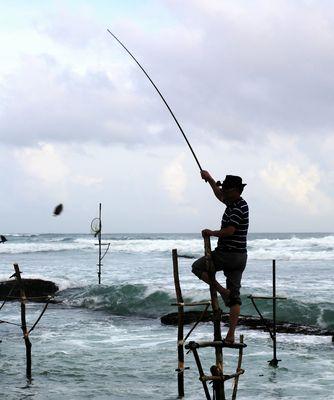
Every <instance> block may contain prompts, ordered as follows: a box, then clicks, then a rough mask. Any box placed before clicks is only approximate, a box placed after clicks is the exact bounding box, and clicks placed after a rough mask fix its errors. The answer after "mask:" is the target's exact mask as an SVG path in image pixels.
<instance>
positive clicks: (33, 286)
mask: <svg viewBox="0 0 334 400" xmlns="http://www.w3.org/2000/svg"><path fill="white" fill-rule="evenodd" d="M22 282H23V285H24V290H25V294H26V297H27V298H29V300H31V301H37V302H39V301H45V300H46V299H47V297H48V296H53V295H54V294H55V293H56V292H57V291H58V290H59V288H58V286H57V285H56V284H55V283H54V282H52V281H45V280H43V279H22ZM6 298H7V301H12V300H18V299H19V298H20V289H19V287H18V284H17V281H16V280H15V279H13V280H9V281H3V282H0V300H5V299H6Z"/></svg>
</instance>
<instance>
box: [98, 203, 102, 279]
mask: <svg viewBox="0 0 334 400" xmlns="http://www.w3.org/2000/svg"><path fill="white" fill-rule="evenodd" d="M99 221H100V227H99V228H100V230H99V233H98V240H99V263H98V267H99V271H98V273H97V275H98V278H99V284H100V283H101V265H102V264H101V254H102V251H101V231H102V221H101V203H100V204H99Z"/></svg>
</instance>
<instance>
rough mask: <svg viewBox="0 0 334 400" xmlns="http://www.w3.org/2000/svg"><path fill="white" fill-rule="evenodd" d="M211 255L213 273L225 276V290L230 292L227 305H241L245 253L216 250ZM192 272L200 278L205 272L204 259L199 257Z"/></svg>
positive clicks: (245, 261)
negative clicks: (220, 273)
mask: <svg viewBox="0 0 334 400" xmlns="http://www.w3.org/2000/svg"><path fill="white" fill-rule="evenodd" d="M211 254H212V261H213V264H214V266H215V271H216V272H217V271H223V272H224V275H225V276H226V288H227V289H229V290H230V291H231V294H230V298H229V304H228V305H229V306H230V307H231V306H233V305H235V304H241V299H240V288H241V278H242V273H243V272H244V269H245V268H246V263H247V253H232V252H221V251H219V250H217V249H216V250H214V251H213V252H212V253H211ZM192 272H193V273H194V274H195V275H196V276H197V277H198V278H201V277H202V273H203V272H207V266H206V260H205V257H201V258H199V259H198V260H196V261H195V262H194V263H193V265H192Z"/></svg>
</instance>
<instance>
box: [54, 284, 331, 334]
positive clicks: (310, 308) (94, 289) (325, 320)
mask: <svg viewBox="0 0 334 400" xmlns="http://www.w3.org/2000/svg"><path fill="white" fill-rule="evenodd" d="M59 299H61V300H62V301H63V302H64V303H65V304H67V305H69V306H72V307H83V308H88V309H91V310H102V311H106V312H109V313H111V314H115V315H122V316H138V317H150V318H159V317H161V316H162V315H164V314H168V313H171V312H174V311H176V309H175V307H171V303H173V302H175V298H174V297H173V296H171V295H170V294H168V293H167V292H164V291H161V290H157V291H149V289H148V287H146V286H145V285H139V284H137V285H130V284H123V285H112V286H105V285H91V286H86V287H80V288H70V289H66V290H63V291H62V292H60V293H59ZM184 300H185V301H190V300H191V299H190V298H188V299H184ZM242 301H243V306H242V313H243V314H249V315H257V314H256V312H255V310H254V308H253V306H252V304H251V302H250V300H249V299H248V298H247V295H245V296H242ZM258 306H259V308H260V310H261V312H262V313H263V315H264V316H265V317H266V318H272V314H271V312H272V302H271V301H270V300H265V301H261V303H258ZM277 319H278V320H280V321H288V322H294V323H300V324H306V325H315V326H319V327H320V328H323V329H325V328H326V329H334V304H331V303H305V302H301V301H298V300H290V299H288V300H282V301H278V305H277Z"/></svg>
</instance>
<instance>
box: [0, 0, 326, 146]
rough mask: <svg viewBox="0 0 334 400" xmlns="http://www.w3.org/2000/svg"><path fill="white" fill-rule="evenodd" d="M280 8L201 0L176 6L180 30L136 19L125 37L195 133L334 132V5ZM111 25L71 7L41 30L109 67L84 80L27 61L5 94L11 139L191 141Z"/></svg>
mask: <svg viewBox="0 0 334 400" xmlns="http://www.w3.org/2000/svg"><path fill="white" fill-rule="evenodd" d="M273 4H274V5H276V6H273V7H269V6H266V2H263V1H258V2H257V5H258V7H255V6H254V7H253V6H252V7H251V6H247V5H245V4H243V5H242V6H241V5H240V3H231V2H224V1H223V2H215V1H213V2H209V3H208V2H202V1H193V2H192V6H191V7H189V3H187V7H185V6H184V5H182V4H181V3H180V2H173V1H170V2H169V6H170V10H171V12H172V13H174V14H175V15H177V16H178V22H177V23H176V24H175V25H173V26H172V27H167V28H161V29H160V30H158V31H157V32H155V33H154V35H152V34H151V33H149V32H147V31H145V30H143V29H142V28H141V27H140V26H139V25H138V24H136V23H135V22H134V21H121V22H118V24H117V26H116V31H117V32H116V33H117V34H119V35H120V36H121V39H122V40H124V41H125V43H126V44H127V45H128V46H129V48H130V50H132V51H133V52H134V53H135V54H136V55H137V56H138V58H139V60H140V61H141V62H142V63H143V64H144V66H145V67H147V69H148V71H149V73H150V74H151V75H152V78H153V79H154V80H155V81H156V83H157V85H158V87H160V89H161V91H162V92H163V93H164V94H165V96H166V99H167V101H168V102H169V103H170V105H171V107H172V109H173V110H174V111H175V114H176V115H177V117H178V118H179V120H180V122H181V123H182V124H183V125H184V128H185V131H186V132H189V134H190V137H192V138H197V139H201V140H203V138H205V140H208V138H215V137H217V136H220V137H223V138H229V139H234V140H242V141H245V140H246V141H251V140H252V139H253V140H261V138H262V139H264V138H265V136H266V135H267V133H268V132H270V131H276V132H280V134H283V135H284V134H287V135H290V134H297V135H300V136H304V135H306V134H307V135H315V134H316V135H328V134H329V133H331V131H332V130H333V127H334V114H333V112H332V109H333V100H334V95H333V93H334V79H333V77H332V71H333V68H334V52H333V50H334V48H333V47H334V40H333V39H334V23H333V22H334V21H333V20H334V17H333V12H328V10H327V9H326V8H325V7H323V6H322V5H318V3H310V2H301V3H299V5H298V7H297V6H294V5H291V3H290V2H280V6H278V3H276V2H274V3H273ZM129 26H130V27H132V29H129ZM93 28H94V29H95V30H94V29H93ZM101 29H102V27H101V24H98V23H97V22H95V23H94V19H93V17H92V16H90V15H87V13H86V14H85V13H84V14H83V15H81V16H80V14H79V18H78V19H76V18H74V16H73V15H72V16H71V14H70V13H65V14H64V13H63V12H62V13H61V15H58V16H57V17H56V16H53V18H51V19H50V20H48V23H47V24H46V25H45V27H44V28H43V29H39V31H40V32H43V33H44V34H47V35H49V36H50V37H51V38H52V39H54V40H56V41H57V43H61V44H62V45H63V46H64V47H68V46H71V47H74V48H78V49H80V51H81V53H79V58H80V55H81V56H82V54H83V53H82V51H83V52H85V51H87V52H89V53H90V54H92V55H94V54H95V55H96V57H100V58H103V57H105V62H104V63H102V65H101V66H100V67H99V68H96V67H94V68H91V69H89V68H88V70H87V72H86V73H85V74H80V75H79V74H77V73H76V72H74V71H73V70H72V69H71V68H70V67H68V66H67V65H66V64H64V63H63V61H64V60H57V59H54V58H53V59H52V58H51V57H49V56H41V57H39V58H35V59H31V58H29V57H27V58H25V59H24V60H23V62H22V68H21V69H20V70H19V71H17V72H16V74H12V76H11V77H10V78H8V80H7V84H6V87H5V89H3V90H2V92H3V94H2V97H4V98H5V99H6V101H5V104H4V105H3V112H2V116H1V119H0V124H1V135H2V136H3V140H4V141H5V142H8V141H9V142H15V143H25V144H28V143H33V142H36V141H41V140H59V141H67V140H73V141H82V142H84V141H89V140H92V139H93V140H97V141H101V142H114V141H115V142H118V143H121V142H123V143H124V144H126V145H129V144H136V143H143V142H144V143H145V142H146V141H153V142H156V143H159V142H160V141H165V142H169V141H177V140H178V139H179V137H178V136H177V135H178V134H177V133H176V132H175V131H176V130H177V128H176V127H175V126H174V125H173V124H174V122H173V121H172V120H171V118H170V116H169V115H168V112H167V110H165V109H164V105H163V104H162V103H161V101H160V99H159V98H158V96H157V94H156V93H155V92H154V89H153V88H152V87H150V84H149V82H148V81H147V79H146V77H144V75H143V74H142V73H141V71H140V70H139V69H137V66H136V65H135V64H134V63H133V61H132V60H131V59H130V58H129V56H128V55H127V54H126V53H125V52H124V51H123V49H121V48H120V47H119V45H118V44H117V43H116V42H115V41H114V40H113V39H111V37H109V36H108V35H107V34H106V32H105V31H104V30H103V35H102V31H101ZM83 47H84V49H82V48H83ZM120 60H121V61H120ZM108 62H110V66H112V65H113V64H115V63H121V66H122V65H123V66H124V69H123V71H122V69H120V70H119V72H118V73H119V75H118V76H117V77H113V76H112V75H111V74H110V73H109V74H108V68H107V65H108V64H107V63H108ZM122 73H124V75H123V76H122ZM119 76H122V79H123V83H124V86H123V87H122V86H121V85H120V83H119V82H117V79H118V78H119ZM126 82H128V83H129V85H128V86H127V83H126ZM18 116H19V118H18ZM150 126H155V127H160V129H153V130H152V129H150V128H149V127H150ZM152 131H154V133H152Z"/></svg>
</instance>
